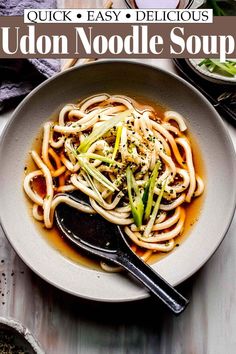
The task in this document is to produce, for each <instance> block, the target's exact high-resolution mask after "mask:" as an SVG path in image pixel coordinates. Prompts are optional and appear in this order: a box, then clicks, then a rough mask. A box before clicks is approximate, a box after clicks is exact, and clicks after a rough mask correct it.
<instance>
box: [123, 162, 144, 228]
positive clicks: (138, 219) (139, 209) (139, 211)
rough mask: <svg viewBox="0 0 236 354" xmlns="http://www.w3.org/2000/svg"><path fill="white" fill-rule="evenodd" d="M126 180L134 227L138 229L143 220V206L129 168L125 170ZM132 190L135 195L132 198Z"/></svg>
mask: <svg viewBox="0 0 236 354" xmlns="http://www.w3.org/2000/svg"><path fill="white" fill-rule="evenodd" d="M126 179H127V189H128V196H129V202H130V207H131V212H132V215H133V218H134V222H135V224H136V226H137V227H140V226H141V225H142V220H143V212H144V205H143V201H142V197H141V194H140V191H139V188H138V185H137V183H136V181H135V179H134V175H133V172H132V171H131V169H130V167H128V168H127V170H126ZM132 190H133V191H134V194H135V196H134V197H133V195H132Z"/></svg>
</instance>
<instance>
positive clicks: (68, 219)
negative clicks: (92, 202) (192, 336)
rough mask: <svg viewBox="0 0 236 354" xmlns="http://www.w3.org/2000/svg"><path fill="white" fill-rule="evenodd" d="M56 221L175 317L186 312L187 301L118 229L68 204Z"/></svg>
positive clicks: (74, 196)
mask: <svg viewBox="0 0 236 354" xmlns="http://www.w3.org/2000/svg"><path fill="white" fill-rule="evenodd" d="M67 197H69V198H71V199H72V200H73V201H76V202H78V203H80V204H84V205H86V206H88V205H89V203H88V202H87V200H86V199H85V198H86V196H84V195H81V194H80V193H78V192H77V191H75V192H72V193H70V194H67ZM55 219H56V223H57V226H58V228H59V230H60V231H61V232H62V234H63V235H64V236H65V238H67V239H69V240H70V241H71V242H72V243H73V244H75V245H76V246H78V247H80V248H81V249H83V250H84V251H86V252H88V253H90V254H93V255H96V256H99V257H101V258H103V259H105V260H108V261H112V262H114V263H116V264H118V265H120V266H122V267H123V268H125V269H126V270H128V271H129V272H130V273H131V274H132V275H134V276H135V277H136V278H137V279H138V280H139V281H141V282H142V283H143V284H144V285H145V286H146V287H147V288H148V289H149V290H150V291H151V293H153V294H154V295H156V296H157V297H158V298H159V299H161V300H162V301H163V302H164V303H165V304H166V305H167V306H168V307H169V309H171V310H172V311H173V312H174V313H175V314H180V313H181V312H182V311H183V310H184V309H185V307H186V306H187V304H188V300H187V299H185V298H184V297H183V296H182V295H181V294H179V293H178V292H177V291H176V290H175V289H174V288H173V287H172V286H171V285H170V284H168V283H167V282H166V281H165V280H164V279H163V278H162V277H160V275H158V274H157V273H156V272H154V270H153V269H152V268H151V267H149V266H148V265H147V264H145V263H144V262H143V261H142V260H141V259H140V258H139V257H138V256H136V254H135V253H134V252H133V251H132V250H131V248H130V247H129V245H128V243H127V241H126V238H125V235H124V233H123V231H122V229H121V228H120V227H119V226H116V225H115V224H111V223H110V222H108V221H107V220H105V219H104V218H102V217H101V216H100V215H98V214H85V213H81V212H79V211H78V210H76V209H74V208H72V207H70V206H68V205H66V204H60V205H59V206H58V207H57V208H56V211H55Z"/></svg>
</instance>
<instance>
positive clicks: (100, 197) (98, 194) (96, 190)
mask: <svg viewBox="0 0 236 354" xmlns="http://www.w3.org/2000/svg"><path fill="white" fill-rule="evenodd" d="M84 178H85V180H87V182H88V184H89V185H90V187H91V189H93V191H94V192H95V193H96V194H97V197H98V199H99V200H100V202H101V203H103V199H102V196H101V194H100V193H99V190H98V189H97V187H96V186H95V184H94V182H93V179H92V178H91V176H90V175H89V174H88V173H85V174H84Z"/></svg>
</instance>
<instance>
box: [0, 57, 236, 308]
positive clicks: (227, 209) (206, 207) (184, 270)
mask: <svg viewBox="0 0 236 354" xmlns="http://www.w3.org/2000/svg"><path fill="white" fill-rule="evenodd" d="M101 92H108V93H117V94H127V95H132V96H142V97H143V98H147V99H149V100H151V101H154V102H159V103H161V104H163V105H164V106H167V107H169V108H171V109H173V110H176V111H177V112H179V113H181V114H182V115H183V116H184V117H185V119H186V123H187V126H188V128H189V130H190V131H191V132H192V133H193V135H194V136H195V138H196V140H197V141H198V144H199V146H200V147H201V150H202V154H203V159H204V163H205V166H206V175H207V181H206V191H205V197H204V203H203V207H202V212H201V215H200V217H199V220H198V222H197V223H196V224H195V226H194V227H193V229H192V232H191V234H190V235H189V237H188V238H187V239H186V240H185V241H184V242H183V243H182V244H181V246H180V247H178V248H176V249H175V250H174V252H173V253H171V254H170V255H168V256H167V257H165V258H163V259H162V260H161V261H159V262H158V263H156V264H154V265H153V268H154V269H155V270H156V271H157V272H159V273H160V274H161V275H162V276H163V277H164V278H165V279H166V280H167V281H168V282H169V283H170V284H172V285H174V286H175V285H177V284H179V283H181V282H182V281H184V280H185V279H187V278H188V277H190V276H191V275H192V274H193V273H195V272H196V271H197V270H198V269H199V268H200V267H201V266H202V265H203V264H204V263H205V262H206V261H207V260H208V259H209V258H210V256H211V255H212V254H213V253H214V251H215V250H216V249H217V247H218V246H219V244H220V243H221V241H222V240H223V238H224V235H225V233H226V231H227V229H228V227H229V225H230V222H231V220H232V217H233V212H234V207H235V196H236V190H235V181H236V172H235V167H236V166H235V154H234V149H233V145H232V143H231V140H230V138H229V136H228V133H227V131H226V128H225V127H224V124H223V123H222V120H221V119H220V117H219V116H218V114H217V113H216V111H215V110H214V109H213V108H212V106H211V105H210V103H209V102H208V101H207V100H206V99H205V98H204V97H203V96H202V95H201V94H200V93H199V92H198V91H197V90H196V89H195V88H194V87H192V86H191V85H189V84H188V83H187V82H185V81H184V80H183V79H181V78H179V77H178V76H176V75H173V74H169V73H167V72H166V71H163V70H161V69H157V68H155V67H152V66H149V65H144V64H139V63H134V62H130V61H120V60H119V61H99V62H96V63H92V64H88V65H84V66H81V67H76V68H72V69H71V70H68V71H66V72H63V73H60V74H58V75H56V76H55V77H53V78H51V79H49V80H47V81H46V82H44V83H43V84H41V85H40V86H39V87H37V88H36V89H35V90H34V91H32V92H31V93H30V94H29V95H28V96H27V97H26V98H25V99H24V101H23V102H22V103H21V104H20V105H19V106H18V108H17V109H16V110H15V112H14V114H13V116H12V119H11V121H10V122H9V124H8V126H7V127H6V129H5V131H4V133H3V135H2V139H1V144H0V165H1V174H0V186H1V197H0V216H1V223H2V226H3V229H4V231H5V233H6V235H7V238H8V240H9V241H10V243H11V245H12V246H13V247H14V249H15V251H16V252H17V253H18V255H19V256H20V257H21V258H22V259H23V261H24V262H25V263H26V264H27V265H28V266H29V267H30V268H31V269H32V270H33V271H34V272H35V273H37V274H38V275H39V276H41V277H42V278H43V279H45V280H46V281H48V282H49V283H51V284H53V285H55V286H56V287H58V288H60V289H62V290H64V291H67V292H69V293H71V294H74V295H77V296H80V297H83V298H86V299H93V300H99V301H112V302H117V301H131V300H138V299H143V298H146V297H148V296H149V294H148V292H147V291H146V290H145V289H144V288H143V287H142V286H140V285H139V284H137V283H136V282H134V281H133V279H131V278H129V277H128V276H127V275H126V274H125V273H123V274H110V273H105V272H102V271H96V270H92V269H89V268H86V267H84V266H82V265H79V264H76V263H74V262H73V261H71V260H69V259H67V258H66V257H64V256H63V255H62V254H60V253H59V252H58V251H57V250H56V249H55V248H54V247H52V245H50V244H49V243H48V242H47V241H46V239H45V237H42V235H41V234H40V232H39V228H38V227H37V226H36V225H35V222H34V221H33V220H32V218H31V217H30V216H29V212H28V206H27V205H26V201H25V195H24V192H23V189H22V179H23V172H24V166H25V162H26V159H27V155H28V152H29V151H30V149H31V147H32V142H33V140H34V138H35V136H36V135H37V134H38V132H39V129H40V127H42V125H43V123H44V122H45V121H46V120H47V119H48V117H49V116H51V114H52V113H53V112H56V111H58V110H59V108H60V107H62V106H63V105H65V104H66V103H68V102H74V101H76V100H78V99H79V98H83V97H87V96H90V95H92V94H95V93H101Z"/></svg>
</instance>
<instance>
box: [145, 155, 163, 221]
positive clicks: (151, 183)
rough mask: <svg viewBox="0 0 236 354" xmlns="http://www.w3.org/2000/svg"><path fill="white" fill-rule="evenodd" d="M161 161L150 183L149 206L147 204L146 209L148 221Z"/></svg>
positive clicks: (154, 170)
mask: <svg viewBox="0 0 236 354" xmlns="http://www.w3.org/2000/svg"><path fill="white" fill-rule="evenodd" d="M160 165H161V163H160V160H159V161H158V162H157V163H156V165H155V167H154V169H153V171H152V174H151V177H150V179H149V181H150V183H149V188H148V199H147V204H146V209H145V214H144V219H145V220H148V219H149V217H150V214H151V210H152V204H153V195H154V188H155V184H156V181H157V177H158V173H159V168H160Z"/></svg>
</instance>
